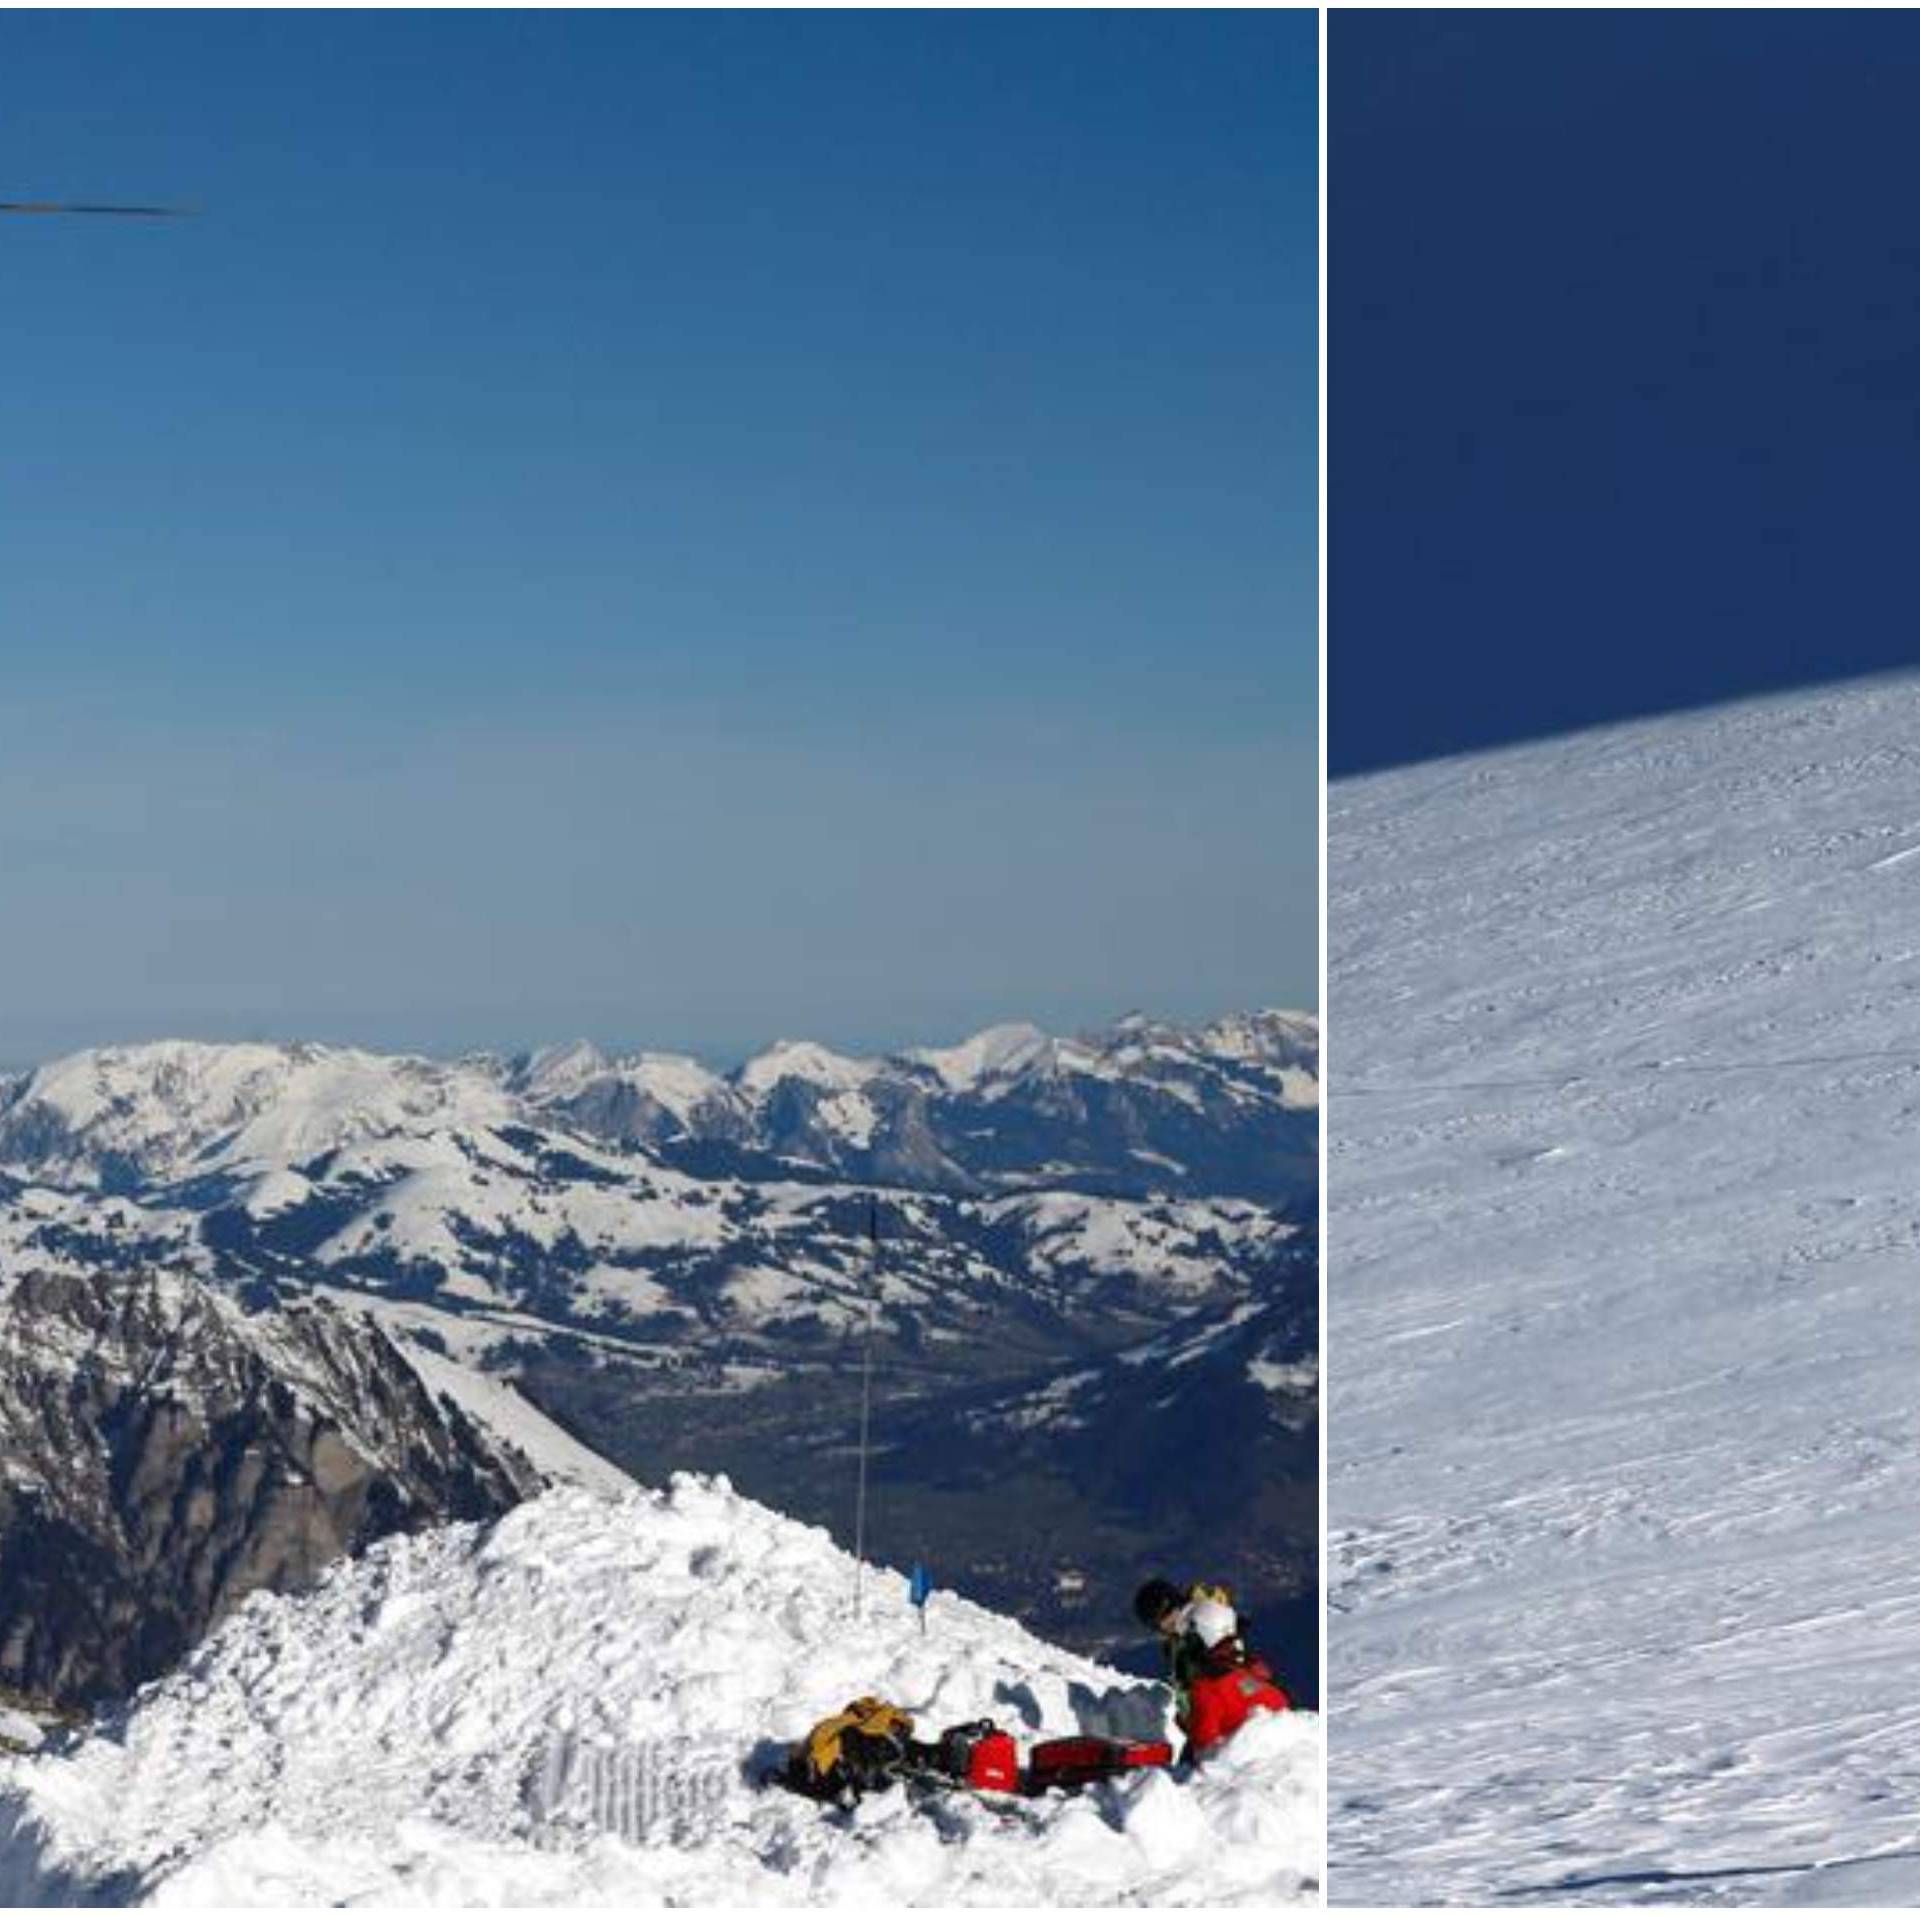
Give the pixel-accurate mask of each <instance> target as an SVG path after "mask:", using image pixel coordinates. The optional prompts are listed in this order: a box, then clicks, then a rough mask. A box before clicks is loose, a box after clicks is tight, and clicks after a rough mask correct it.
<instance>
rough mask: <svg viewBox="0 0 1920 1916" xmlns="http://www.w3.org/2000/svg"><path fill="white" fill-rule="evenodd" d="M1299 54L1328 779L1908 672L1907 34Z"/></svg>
mask: <svg viewBox="0 0 1920 1916" xmlns="http://www.w3.org/2000/svg"><path fill="white" fill-rule="evenodd" d="M1328 36H1329V37H1328V72H1327V84H1328V101H1327V111H1328V126H1327V138H1328V185H1329V195H1330V201H1329V206H1328V220H1329V224H1330V236H1329V247H1330V260H1331V279H1330V282H1329V287H1328V298H1329V307H1328V316H1327V324H1328V328H1329V332H1330V335H1331V349H1330V352H1329V355H1328V382H1329V385H1328V405H1329V417H1330V422H1331V432H1330V439H1329V472H1328V481H1329V492H1330V498H1329V502H1328V503H1329V512H1328V538H1329V548H1328V558H1329V565H1330V568H1331V574H1332V576H1331V578H1330V580H1329V612H1330V627H1329V633H1328V654H1329V681H1330V682H1329V686H1328V724H1329V754H1330V758H1331V762H1332V769H1333V771H1334V772H1335V774H1336V775H1339V774H1344V773H1348V772H1358V771H1363V770H1366V769H1369V768H1371V767H1377V766H1382V765H1388V764H1393V763H1396V762H1399V761H1404V760H1409V759H1419V758H1427V757H1432V756H1434V755H1437V754H1442V753H1449V752H1459V751H1466V750H1472V749H1477V748H1479V747H1483V746H1488V745H1493V744H1498V743H1501V742H1503V741H1507V740H1511V739H1519V738H1527V737H1533V736H1538V735H1540V734H1545V733H1553V732H1559V731H1563V730H1567V729H1569V728H1572V727H1576V726H1583V725H1591V724H1596V723H1601V722H1604V721H1608V720H1615V719H1620V718H1625V717H1627V716H1630V715H1633V714H1637V713H1647V712H1659V711H1666V710H1671V709H1674V708H1676V707H1682V706H1690V705H1698V704H1703V703H1709V702H1714V701H1718V700H1723V699H1728V698H1732V697H1735V696H1744V695H1747V694H1751V693H1758V692H1767V691H1776V690H1783V689H1785V688H1788V687H1792V686H1798V685H1805V684H1809V683H1812V682H1815V681H1819V680H1824V679H1833V678H1838V677H1842V676H1849V675H1853V674H1857V673H1862V672H1870V671H1880V670H1885V669H1889V668H1894V667H1906V668H1911V667H1913V666H1915V665H1920V633H1916V629H1915V621H1914V613H1913V599H1914V591H1913V575H1914V560H1913V547H1914V541H1915V502H1916V497H1920V483H1917V482H1920V440H1917V439H1916V431H1915V427H1916V420H1917V419H1920V199H1916V194H1915V182H1916V180H1920V111H1916V101H1920V15H1916V14H1914V13H1910V12H1873V11H1868V10H1864V9H1854V8H1826V9H1821V8H1784V9H1781V10H1778V11H1772V12H1769V11H1764V10H1761V9H1757V8H1750V7H1737V8H1732V9H1728V10H1725V11H1712V10H1706V9H1699V8H1673V9H1666V8H1653V9H1644V10H1638V11H1606V10H1602V9H1594V8H1572V9H1566V10H1557V11H1550V10H1546V9H1540V8H1519V9H1515V10H1512V11H1499V10H1493V9H1485V8H1479V9H1473V8H1466V9H1458V10H1444V9H1415V10H1411V11H1383V12H1355V11H1351V10H1347V11H1338V10H1336V11H1335V12H1333V13H1332V14H1331V15H1330V16H1329V22H1328Z"/></svg>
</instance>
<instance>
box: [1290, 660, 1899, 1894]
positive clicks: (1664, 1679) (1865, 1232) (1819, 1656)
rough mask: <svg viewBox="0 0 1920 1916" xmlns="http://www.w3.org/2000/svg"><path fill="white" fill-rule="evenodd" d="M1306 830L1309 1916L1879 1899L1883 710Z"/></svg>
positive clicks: (1891, 1452) (1894, 818)
mask: <svg viewBox="0 0 1920 1916" xmlns="http://www.w3.org/2000/svg"><path fill="white" fill-rule="evenodd" d="M1330 811H1331V847H1330V870H1329V896H1330V898H1331V899H1332V901H1333V905H1332V912H1331V922H1330V938H1331V951H1330V973H1331V978H1330V982H1331V987H1332V991H1331V1002H1330V1008H1329V1016H1330V1017H1331V1018H1332V1019H1333V1021H1334V1024H1335V1029H1336V1030H1337V1032H1338V1033H1339V1043H1340V1052H1339V1068H1338V1080H1337V1083H1336V1086H1335V1090H1334V1099H1335V1104H1334V1111H1335V1116H1334V1120H1333V1123H1332V1126H1331V1140H1330V1161H1329V1166H1328V1172H1329V1181H1330V1183H1329V1189H1330V1207H1331V1216H1330V1226H1329V1231H1330V1242H1331V1244H1332V1247H1333V1261H1332V1263H1331V1265H1330V1267H1329V1312H1330V1318H1329V1329H1328V1344H1329V1348H1330V1350H1331V1351H1332V1352H1333V1354H1334V1357H1333V1369H1332V1382H1333V1391H1334V1395H1333V1402H1332V1404H1331V1407H1330V1412H1329V1416H1330V1431H1331V1446H1332V1455H1331V1477H1330V1484H1329V1505H1330V1508H1329V1521H1330V1525H1331V1532H1332V1547H1333V1560H1334V1582H1333V1588H1332V1590H1331V1592H1330V1602H1331V1606H1332V1629H1331V1653H1330V1669H1329V1683H1330V1686H1331V1689H1330V1694H1331V1696H1332V1698H1333V1699H1334V1712H1335V1714H1334V1724H1333V1730H1332V1750H1331V1760H1332V1776H1333V1781H1334V1796H1333V1803H1332V1842H1333V1874H1332V1893H1333V1896H1334V1898H1335V1900H1337V1901H1348V1902H1369V1903H1402V1902H1424V1901H1455V1902H1459V1901H1465V1902H1483V1903H1485V1902H1500V1903H1507V1902H1511V1901H1515V1900H1527V1899H1530V1898H1531V1899H1537V1900H1546V1901H1560V1902H1565V1901H1622V1902H1628V1901H1643V1900H1671V1901H1679V1900H1695V1901H1703V1902H1731V1903H1755V1902H1769V1903H1777V1902H1781V1901H1795V1902H1800V1901H1807V1902H1818V1901H1825V1900H1834V1901H1855V1900H1859V1901H1865V1902H1876V1901H1879V1902H1884V1901H1897V1902H1912V1901H1913V1900H1914V1899H1915V1897H1916V1896H1917V1895H1920V1864H1916V1862H1915V1861H1914V1858H1913V1851H1914V1848H1915V1843H1914V1835H1913V1793H1912V1782H1913V1769H1914V1766H1913V1763H1912V1760H1911V1755H1910V1752H1911V1751H1912V1750H1913V1748H1914V1747H1915V1745H1916V1743H1920V1701H1916V1699H1915V1696H1914V1686H1913V1681H1912V1677H1913V1671H1914V1667H1915V1664H1916V1662H1917V1661H1920V1551H1916V1549H1915V1546H1914V1539H1915V1537H1916V1536H1920V1392H1917V1391H1916V1388H1915V1379H1916V1377H1920V1314H1916V1311H1915V1309H1914V1289H1915V1283H1916V1277H1917V1276H1920V1263H1917V1262H1916V1259H1917V1258H1920V1186H1917V1185H1916V1180H1915V1175H1914V1166H1915V1162H1916V1154H1917V1153H1920V682H1916V681H1912V680H1906V681H1883V682H1875V683H1867V684H1860V685H1854V686H1849V687H1844V688H1839V689H1828V690H1822V691H1818V692H1814V693H1804V694H1799V695H1796V696H1794V697H1792V698H1788V699H1782V700H1778V701H1773V702H1766V703H1759V704H1750V705H1743V706H1738V707H1730V708H1726V709H1722V710H1717V711H1711V712H1704V713H1691V714H1685V715H1680V716H1675V717H1672V718H1668V719H1664V720H1660V721H1656V722H1648V723H1642V724H1636V725H1632V726H1627V727H1622V728H1619V729H1614V730H1608V731H1602V732H1595V733H1590V734H1584V735H1581V736H1577V737H1573V738H1568V739H1563V740H1557V741H1550V742H1545V743H1541V744H1537V745H1532V746H1528V747H1525V748H1522V749H1517V750H1511V751H1506V752H1502V753H1499V754H1495V755H1490V756H1486V757H1481V758H1475V759H1468V760H1460V761H1451V762H1447V763H1442V764H1434V765H1428V766H1423V767H1418V768H1414V769H1409V770H1403V771H1399V772H1394V773H1390V774H1386V775H1382V776H1379V777H1373V778H1368V779H1365V780H1360V781H1355V782H1353V783H1351V784H1343V785H1339V786H1336V787H1335V788H1334V790H1333V793H1332V800H1331V808H1330ZM1869 1858H1878V1859H1880V1860H1876V1861H1873V1862H1871V1863H1870V1864H1869V1863H1865V1862H1862V1861H1860V1859H1869ZM1816 1865H1826V1867H1823V1868H1816V1867H1815V1866H1816Z"/></svg>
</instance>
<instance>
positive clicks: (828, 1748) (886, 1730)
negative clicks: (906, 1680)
mask: <svg viewBox="0 0 1920 1916" xmlns="http://www.w3.org/2000/svg"><path fill="white" fill-rule="evenodd" d="M849 1731H852V1732H854V1733H855V1734H857V1735H860V1736H871V1737H884V1738H895V1739H898V1741H899V1742H900V1743H902V1744H903V1745H904V1744H905V1742H906V1740H907V1738H908V1737H910V1736H912V1734H913V1718H912V1717H910V1716H909V1715H908V1714H907V1713H906V1711H905V1710H903V1709H901V1708H900V1707H899V1705H898V1704H894V1703H885V1702H882V1701H881V1699H880V1698H879V1697H875V1696H861V1697H855V1698H854V1700H853V1701H852V1702H851V1703H849V1704H848V1705H847V1707H846V1708H845V1709H844V1710H842V1711H841V1712H840V1713H839V1715H838V1716H830V1717H825V1718H823V1719H822V1720H821V1721H820V1722H818V1723H816V1724H815V1725H814V1726H813V1728H812V1729H810V1730H809V1731H808V1732H807V1734H806V1736H805V1738H804V1739H803V1741H802V1743H801V1748H802V1749H803V1750H804V1751H805V1753H806V1760H807V1767H808V1768H809V1769H810V1770H811V1771H812V1772H813V1774H814V1775H815V1776H816V1777H824V1776H827V1775H828V1774H829V1773H830V1772H831V1771H832V1770H833V1768H834V1766H835V1765H836V1764H838V1762H839V1761H840V1740H841V1738H842V1737H844V1736H845V1735H846V1734H847V1733H848V1732H849Z"/></svg>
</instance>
